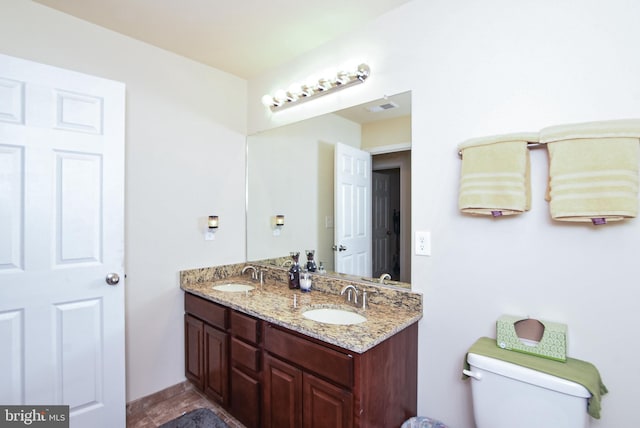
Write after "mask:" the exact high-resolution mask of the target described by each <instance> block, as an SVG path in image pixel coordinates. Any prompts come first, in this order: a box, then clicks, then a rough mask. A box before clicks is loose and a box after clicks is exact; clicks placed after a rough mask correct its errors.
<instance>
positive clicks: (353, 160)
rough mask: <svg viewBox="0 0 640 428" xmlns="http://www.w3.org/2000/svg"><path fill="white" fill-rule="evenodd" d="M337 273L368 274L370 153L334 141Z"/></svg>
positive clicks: (369, 273) (369, 253) (369, 247)
mask: <svg viewBox="0 0 640 428" xmlns="http://www.w3.org/2000/svg"><path fill="white" fill-rule="evenodd" d="M334 175H335V177H334V183H335V191H334V195H335V196H334V197H335V201H334V210H335V213H334V217H335V229H334V245H335V253H334V254H335V270H336V272H340V273H346V274H350V275H362V276H366V277H370V276H371V154H370V153H369V152H365V151H363V150H359V149H356V148H354V147H351V146H348V145H346V144H342V143H336V146H335V159H334Z"/></svg>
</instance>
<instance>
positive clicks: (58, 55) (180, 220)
mask: <svg viewBox="0 0 640 428" xmlns="http://www.w3.org/2000/svg"><path fill="white" fill-rule="evenodd" d="M0 52H2V53H4V54H7V55H13V56H17V57H22V58H25V59H30V60H33V61H38V62H42V63H46V64H51V65H55V66H59V67H63V68H68V69H72V70H76V71H80V72H84V73H87V74H93V75H97V76H101V77H105V78H108V79H113V80H118V81H121V82H124V83H125V84H126V88H127V105H126V207H125V208H126V209H125V212H126V273H127V280H126V346H127V351H126V352H127V356H126V358H127V360H126V362H127V401H131V400H133V399H136V398H139V397H141V396H145V395H148V394H150V393H153V392H156V391H158V390H160V389H163V388H166V387H168V386H171V385H174V384H176V383H178V382H181V381H183V380H184V345H183V343H184V341H183V337H184V336H183V321H182V316H183V297H182V292H181V291H180V289H179V283H178V272H179V271H180V270H182V269H188V268H195V267H201V266H211V265H216V264H226V263H235V262H239V261H243V260H244V241H245V237H244V233H245V232H244V230H245V225H244V177H245V169H244V149H245V144H244V143H245V135H246V130H245V128H246V102H245V98H246V81H244V80H241V79H239V78H237V77H234V76H231V75H229V74H226V73H222V72H220V71H218V70H215V69H212V68H210V67H206V66H203V65H201V64H198V63H195V62H193V61H189V60H186V59H184V58H182V57H179V56H176V55H174V54H171V53H168V52H166V51H163V50H160V49H157V48H154V47H151V46H149V45H146V44H144V43H141V42H138V41H135V40H133V39H130V38H127V37H123V36H121V35H118V34H116V33H113V32H110V31H107V30H105V29H102V28H100V27H97V26H95V25H91V24H88V23H86V22H83V21H80V20H77V19H75V18H72V17H70V16H68V15H65V14H62V13H59V12H56V11H54V10H52V9H49V8H47V7H44V6H41V5H39V4H35V3H32V2H31V1H24V0H2V1H1V2H0ZM209 214H217V215H218V216H220V230H219V232H218V233H217V235H216V240H215V241H207V242H205V241H204V239H203V231H204V228H205V223H206V217H207V216H208V215H209Z"/></svg>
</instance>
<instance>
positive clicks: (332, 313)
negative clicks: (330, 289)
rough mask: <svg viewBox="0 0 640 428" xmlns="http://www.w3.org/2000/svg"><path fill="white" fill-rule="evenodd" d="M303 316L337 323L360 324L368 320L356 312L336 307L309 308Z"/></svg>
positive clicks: (328, 322) (327, 322) (322, 321)
mask: <svg viewBox="0 0 640 428" xmlns="http://www.w3.org/2000/svg"><path fill="white" fill-rule="evenodd" d="M302 316H303V317H305V318H307V319H310V320H313V321H317V322H321V323H325V324H335V325H351V324H360V323H361V322H365V321H366V320H367V319H366V318H365V317H363V316H362V315H360V314H358V313H356V312H352V311H347V310H344V309H335V308H318V309H309V310H308V311H304V312H303V313H302Z"/></svg>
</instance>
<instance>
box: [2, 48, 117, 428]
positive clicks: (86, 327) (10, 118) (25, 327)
mask: <svg viewBox="0 0 640 428" xmlns="http://www.w3.org/2000/svg"><path fill="white" fill-rule="evenodd" d="M109 273H117V274H118V275H119V277H120V282H119V283H118V284H115V285H107V284H106V282H105V277H106V276H107V274H109ZM0 343H3V352H2V353H1V354H2V356H0V362H1V364H0V402H10V403H12V404H24V405H32V404H38V405H47V404H52V405H56V404H63V405H69V406H70V424H71V427H81V426H92V427H98V428H99V427H113V426H124V425H125V383H124V373H125V367H124V85H123V84H121V83H118V82H113V81H109V80H105V79H101V78H96V77H93V76H87V75H84V74H80V73H76V72H73V71H68V70H63V69H59V68H55V67H50V66H46V65H43V64H37V63H34V62H30V61H25V60H21V59H18V58H13V57H9V56H6V55H0ZM5 344H6V346H7V348H6V349H7V351H8V352H5V348H4V346H5ZM8 367H11V369H10V371H9V369H8Z"/></svg>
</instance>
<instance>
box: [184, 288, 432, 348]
mask: <svg viewBox="0 0 640 428" xmlns="http://www.w3.org/2000/svg"><path fill="white" fill-rule="evenodd" d="M227 283H242V284H250V285H253V286H255V289H253V290H251V291H248V292H225V291H217V290H214V289H213V286H214V285H217V284H227ZM180 288H182V289H183V290H184V291H186V292H187V293H191V294H194V295H197V296H200V297H203V298H205V299H207V300H210V301H212V302H215V303H219V304H221V305H224V306H227V307H230V308H232V309H235V310H237V311H239V312H242V313H245V314H248V315H251V316H254V317H256V318H260V319H262V320H265V321H267V322H269V323H271V324H275V325H279V326H282V327H286V328H288V329H290V330H294V331H297V332H300V333H302V334H304V335H307V336H310V337H313V338H316V339H319V340H322V341H324V342H327V343H331V344H333V345H336V346H340V347H342V348H345V349H347V350H349V351H352V352H356V353H363V352H366V351H367V350H369V349H371V348H373V347H374V346H376V345H377V344H379V343H381V342H383V341H384V340H385V339H388V338H389V337H391V336H393V335H394V334H396V333H398V332H399V331H401V330H403V329H404V328H406V327H408V326H410V325H411V324H413V323H415V322H417V321H418V320H420V318H422V307H421V305H420V307H419V308H416V307H415V306H412V305H406V306H403V305H402V304H400V305H397V304H396V305H386V304H380V303H370V304H369V307H368V308H367V309H366V310H362V309H361V308H358V307H356V306H353V305H351V304H349V303H347V302H345V300H344V296H340V295H336V294H332V293H326V292H322V291H318V290H312V291H311V292H308V293H303V292H301V291H300V290H290V289H289V288H288V287H287V285H286V283H282V282H276V281H269V280H267V281H265V283H264V285H263V286H260V284H259V282H253V281H251V280H248V279H247V277H246V276H244V277H227V278H224V279H221V280H214V281H198V282H190V281H183V282H182V284H181V286H180ZM372 293H373V294H374V293H375V292H372V291H371V290H369V296H372ZM294 296H296V305H295V306H294ZM373 297H374V298H373V299H371V298H370V301H371V300H375V296H373ZM321 307H328V308H342V309H348V310H351V311H355V312H358V313H360V314H361V315H364V316H365V317H366V318H367V320H366V321H365V322H362V323H360V324H352V325H332V324H325V323H320V322H316V321H312V320H309V319H307V318H305V317H303V316H302V313H303V312H304V311H306V310H308V309H313V308H321Z"/></svg>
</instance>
